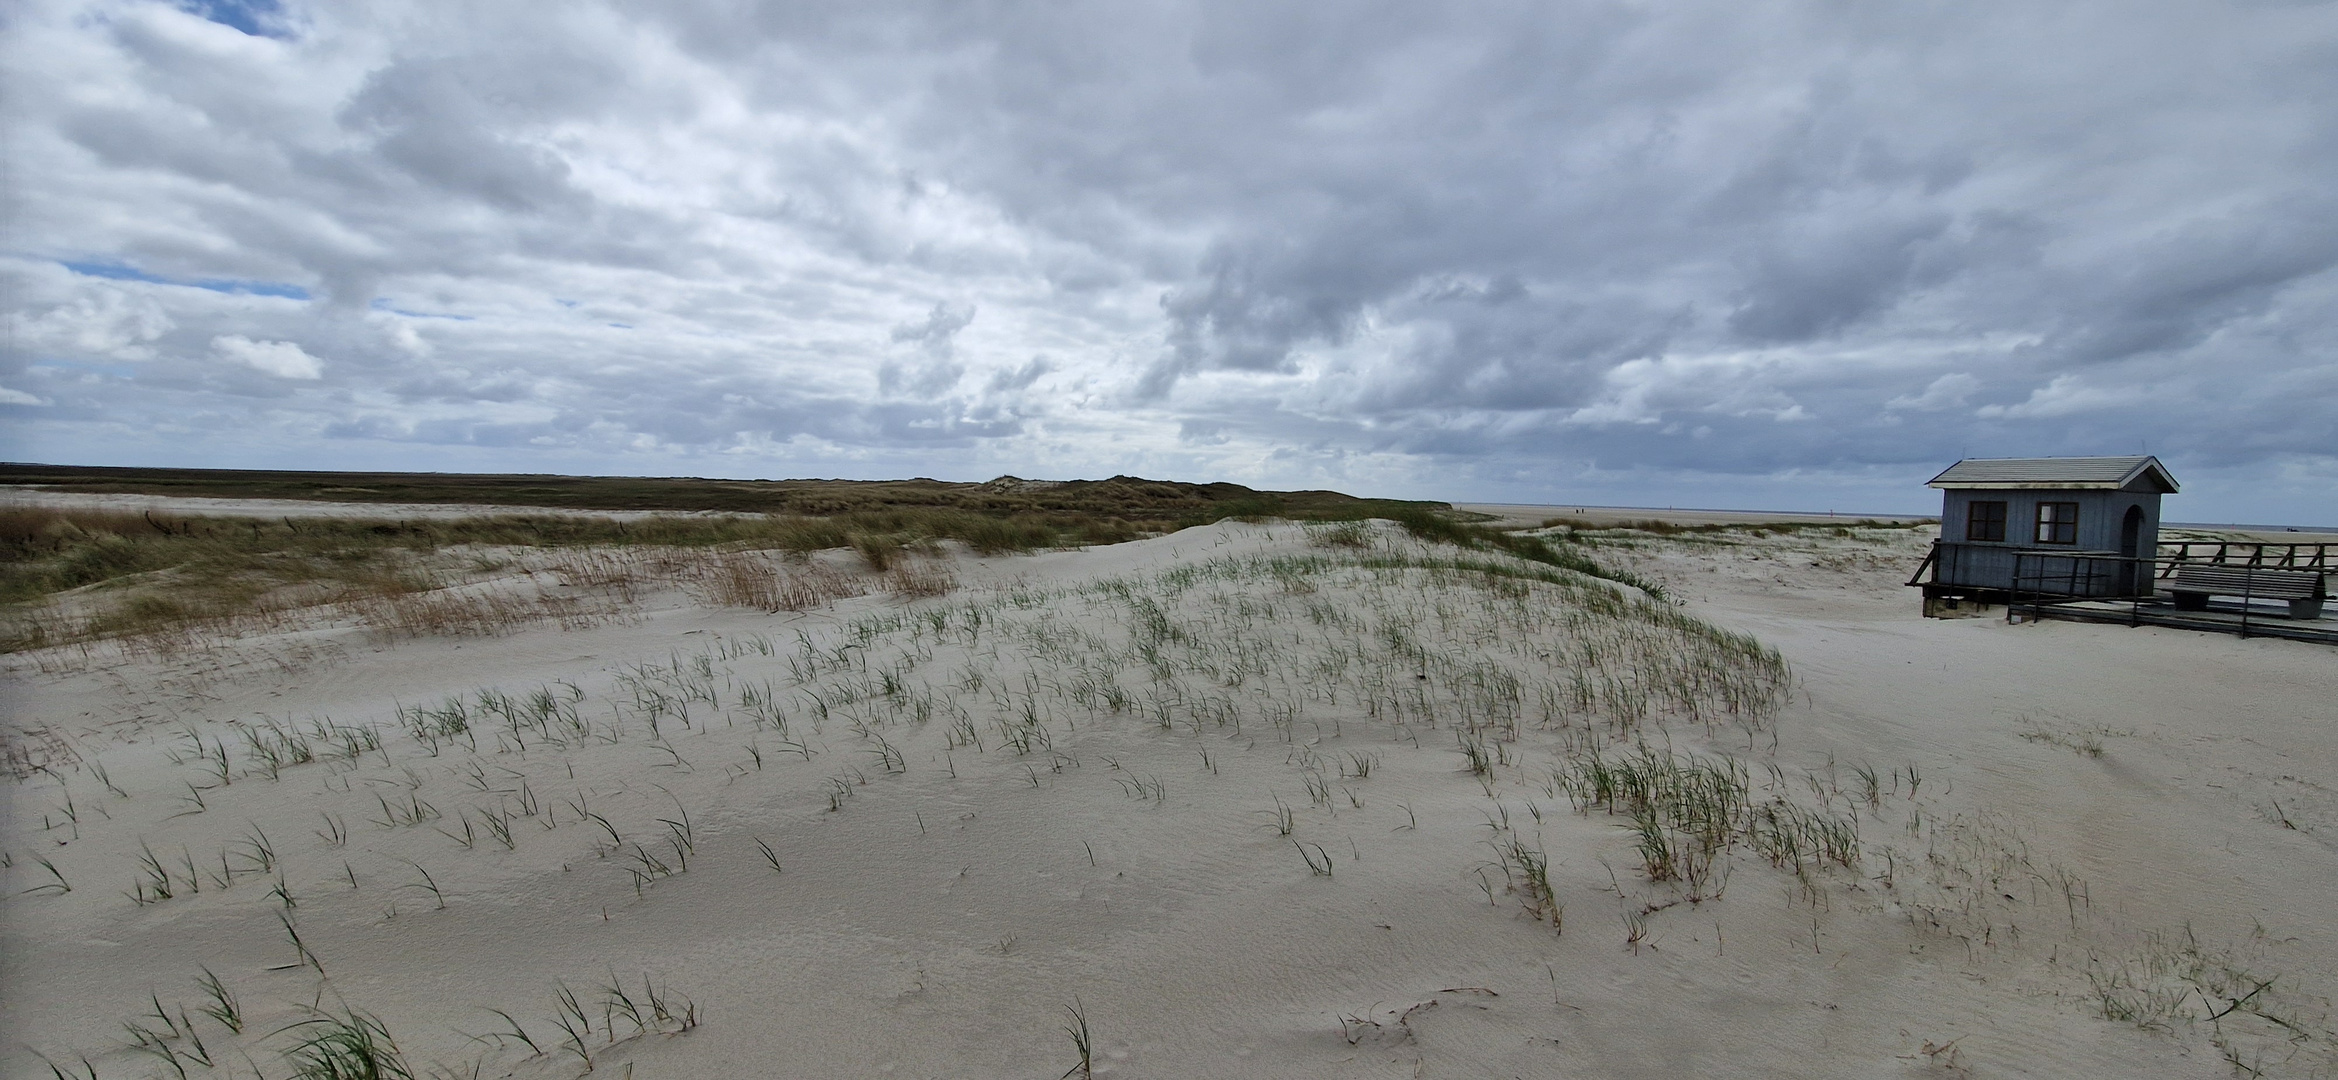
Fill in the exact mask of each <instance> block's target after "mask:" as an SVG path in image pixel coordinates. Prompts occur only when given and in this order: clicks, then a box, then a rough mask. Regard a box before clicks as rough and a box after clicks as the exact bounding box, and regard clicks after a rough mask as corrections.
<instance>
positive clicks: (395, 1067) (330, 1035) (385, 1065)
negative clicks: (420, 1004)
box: [278, 1009, 415, 1080]
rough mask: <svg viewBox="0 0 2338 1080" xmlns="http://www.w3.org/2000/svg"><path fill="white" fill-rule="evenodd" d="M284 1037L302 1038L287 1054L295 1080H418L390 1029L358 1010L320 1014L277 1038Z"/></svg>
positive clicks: (282, 1031) (288, 1028) (287, 1061)
mask: <svg viewBox="0 0 2338 1080" xmlns="http://www.w3.org/2000/svg"><path fill="white" fill-rule="evenodd" d="M285 1032H298V1033H300V1039H299V1041H297V1042H295V1043H294V1044H293V1045H292V1047H291V1048H290V1049H288V1050H286V1051H285V1052H284V1063H285V1064H286V1065H289V1066H291V1067H292V1074H291V1080H415V1074H414V1070H413V1069H412V1068H411V1067H410V1066H408V1065H407V1064H406V1058H405V1055H404V1054H403V1053H401V1052H400V1051H399V1049H398V1044H397V1041H396V1040H394V1039H392V1038H390V1032H389V1029H388V1028H385V1027H383V1026H382V1022H381V1021H380V1020H379V1019H377V1018H375V1017H373V1016H370V1015H367V1014H365V1013H362V1012H358V1011H357V1010H355V1009H350V1010H347V1011H345V1012H342V1013H340V1014H338V1015H336V1014H333V1013H319V1014H318V1015H317V1016H316V1017H314V1018H312V1019H308V1020H303V1021H301V1022H299V1023H297V1024H294V1025H292V1026H291V1027H287V1028H284V1029H282V1030H281V1031H279V1032H278V1034H284V1033H285Z"/></svg>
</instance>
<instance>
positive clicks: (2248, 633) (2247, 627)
mask: <svg viewBox="0 0 2338 1080" xmlns="http://www.w3.org/2000/svg"><path fill="white" fill-rule="evenodd" d="M2006 617H2007V618H2008V619H2009V620H2014V619H2022V618H2037V619H2062V620H2065V621H2069V622H2098V623H2119V624H2121V625H2124V626H2167V627H2173V628H2175V629H2178V630H2202V631H2207V632H2209V633H2217V634H2238V635H2240V636H2242V637H2271V638H2286V639H2288V640H2291V641H2313V642H2319V643H2321V644H2324V645H2338V613H2325V614H2324V615H2323V616H2322V617H2321V618H2319V619H2292V618H2289V617H2288V616H2287V613H2286V612H2284V611H2283V610H2282V608H2280V607H2276V606H2274V605H2272V604H2259V605H2257V606H2255V607H2253V608H2250V609H2248V610H2247V611H2246V612H2243V611H2242V609H2241V605H2240V604H2239V603H2238V602H2237V601H2227V600H2213V601H2210V602H2209V605H2208V610H2206V611H2179V610H2177V608H2176V606H2175V604H2174V603H2173V601H2172V600H2171V599H2170V598H2169V597H2167V596H2158V597H2154V598H2152V599H2149V600H2142V601H2137V602H2133V603H2130V602H2129V601H2125V600H2064V601H2060V602H2048V603H2037V604H2031V603H2024V604H2021V605H2019V606H2018V607H2012V608H2008V609H2007V611H2006Z"/></svg>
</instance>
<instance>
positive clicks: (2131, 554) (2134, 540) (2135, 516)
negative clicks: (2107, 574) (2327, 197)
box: [2119, 506, 2151, 596]
mask: <svg viewBox="0 0 2338 1080" xmlns="http://www.w3.org/2000/svg"><path fill="white" fill-rule="evenodd" d="M2142 554H2143V508H2142V507H2140V506H2130V507H2128V508H2127V519H2126V520H2125V521H2122V522H2120V523H2119V556H2120V558H2122V559H2129V560H2133V559H2137V558H2139V557H2141V556H2142ZM2142 565H2143V564H2142V563H2140V562H2131V561H2130V562H2122V563H2120V564H2119V594H2120V595H2122V596H2134V595H2136V593H2137V592H2138V589H2137V586H2138V584H2139V583H2141V582H2146V581H2149V580H2151V579H2150V578H2149V577H2148V576H2146V575H2144V574H2143V573H2141V569H2140V568H2141V567H2142Z"/></svg>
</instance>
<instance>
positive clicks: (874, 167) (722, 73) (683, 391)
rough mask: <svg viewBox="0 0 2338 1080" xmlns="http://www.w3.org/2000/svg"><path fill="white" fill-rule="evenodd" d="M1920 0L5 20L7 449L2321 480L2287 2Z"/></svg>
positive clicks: (579, 10)
mask: <svg viewBox="0 0 2338 1080" xmlns="http://www.w3.org/2000/svg"><path fill="white" fill-rule="evenodd" d="M1978 4H1979V6H1978V7H1967V8H1960V9H1958V10H1957V11H1955V12H1954V13H1943V11H1941V10H1935V9H1930V8H1924V7H1911V6H1906V5H1901V6H1898V7H1892V8H1890V9H1889V10H1882V11H1880V12H1879V13H1877V14H1875V15H1874V16H1873V17H1872V18H1862V19H1858V20H1848V21H1847V20H1844V19H1841V18H1840V17H1839V16H1838V13H1837V12H1836V11H1835V10H1834V8H1833V7H1832V6H1830V5H1829V4H1828V3H1826V2H1825V0H1781V2H1778V3H1773V4H1760V5H1745V4H1731V3H1725V2H1723V0H1686V2H1684V3H1681V4H1672V5H1633V4H1622V5H1618V4H1613V3H1607V2H1604V0H1555V2H1540V3H1527V2H1522V0H1521V2H1508V0H1495V2H1494V3H1492V4H1489V5H1483V6H1480V7H1476V8H1472V9H1471V13H1470V17H1468V18H1456V17H1454V15H1453V12H1452V11H1450V10H1447V9H1443V8H1440V7H1438V6H1437V5H1420V6H1412V7H1404V6H1399V7H1396V8H1386V9H1379V10H1376V11H1375V12H1374V13H1372V14H1371V15H1370V17H1360V16H1359V14H1358V13H1357V12H1355V11H1352V10H1347V9H1344V8H1343V7H1341V6H1340V5H1331V6H1322V5H1316V6H1306V5H1300V6H1280V7H1278V6H1273V5H1219V6H1215V7H1211V6H1203V5H1199V4H1195V3H1191V2H1188V0H1159V2H1154V3H1146V4H1140V5H1097V6H1085V7H1084V6H1080V5H1043V6H1040V7H1035V8H1008V9H992V8H968V7H965V6H963V5H950V4H940V3H929V2H928V0H905V2H903V3H897V4H883V5H876V6H873V7H872V6H867V5H859V6H856V5H841V6H830V7H826V8H820V9H819V10H818V12H817V13H816V14H811V15H806V16H805V17H802V18H794V17H789V18H775V17H771V15H770V10H769V9H768V8H767V7H759V6H756V5H732V4H720V3H703V2H698V0H674V2H671V3H661V4H640V3H634V2H631V0H587V2H586V3H583V4H577V5H554V6H551V7H545V6H542V5H534V6H525V7H513V6H508V5H506V6H498V5H478V4H465V3H458V2H456V0H363V2H357V3H336V4H322V3H304V2H290V0H288V3H287V4H286V5H285V7H286V9H287V15H286V17H285V19H284V20H283V22H282V25H281V26H275V24H271V26H272V27H274V29H272V30H271V32H272V33H276V34H277V36H275V37H271V38H265V39H262V38H252V37H246V36H244V35H241V34H239V33H238V32H237V31H235V30H233V29H231V28H228V27H226V26H221V25H217V24H212V23H206V22H204V21H203V20H202V19H201V18H200V17H199V16H198V15H197V14H194V13H192V11H193V9H196V8H200V7H201V5H175V4H170V3H167V2H158V0H23V2H21V3H19V4H17V5H16V6H15V7H13V8H12V9H11V11H10V22H9V29H8V32H7V34H5V35H0V69H4V70H0V76H5V78H6V81H7V83H8V85H10V86H11V87H14V88H16V90H17V93H16V94H15V96H14V97H13V98H12V99H11V101H10V106H9V113H8V118H7V122H8V124H9V132H8V136H9V145H10V152H11V155H12V158H13V160H12V165H13V166H14V170H13V175H14V177H15V178H16V186H15V189H14V190H13V192H12V197H13V198H14V199H15V200H16V203H15V206H14V211H15V212H14V214H13V215H12V220H13V221H14V222H15V228H14V229H12V231H11V234H10V252H9V254H8V255H7V256H5V257H0V278H4V279H5V280H0V319H4V320H5V327H4V328H5V329H6V330H7V331H8V332H9V333H11V334H13V335H14V336H13V341H14V343H15V345H16V349H15V350H14V352H13V354H12V355H10V356H8V357H6V358H0V379H4V380H5V381H6V382H7V384H8V385H10V386H12V387H19V388H22V389H20V390H19V391H18V392H20V393H27V394H31V395H33V396H36V397H39V398H41V399H43V400H48V401H53V402H54V403H55V409H54V411H53V412H47V413H44V414H43V415H44V416H45V417H51V418H52V419H51V420H49V422H47V423H46V424H45V425H44V426H40V427H39V428H38V429H37V430H35V429H34V428H33V426H31V425H25V428H26V430H27V431H28V432H29V434H26V435H25V436H23V438H25V439H26V440H31V441H28V442H27V443H26V444H25V445H24V446H23V447H22V448H21V449H19V450H16V451H12V453H19V454H26V455H32V456H39V455H44V454H46V455H52V456H54V455H58V454H63V453H64V452H65V449H64V448H72V447H85V446H90V445H100V446H106V447H109V448H118V453H119V454H121V455H125V456H133V457H134V456H136V455H139V454H143V455H145V456H146V457H149V458H155V459H158V460H159V459H161V458H162V456H163V455H165V454H168V455H169V459H170V460H174V461H185V462H189V463H195V464H201V463H204V462H205V461H206V460H207V459H206V456H205V455H214V456H217V455H220V454H223V453H225V452H227V451H230V450H232V451H234V452H236V453H239V454H240V453H241V452H242V450H243V448H247V447H249V446H252V445H265V446H269V447H272V448H274V452H275V453H277V454H278V455H280V462H279V463H281V464H286V465H298V464H325V463H331V464H335V465H343V466H349V467H392V466H395V465H397V464H398V463H400V462H403V461H409V460H422V459H424V458H427V459H428V460H430V461H431V462H432V464H433V466H434V467H441V468H466V467H467V468H477V469H488V470H512V469H538V468H543V469H560V468H572V467H590V468H593V469H596V470H602V471H617V472H623V471H652V472H671V471H688V470H689V468H690V465H689V462H690V461H691V460H693V459H701V460H706V461H709V462H713V461H716V460H720V461H721V462H722V467H723V468H724V469H725V470H728V471H734V472H752V473H760V474H764V475H813V474H816V473H818V472H820V471H822V470H824V469H846V468H849V469H851V470H852V471H853V472H854V473H855V474H858V475H869V474H879V475H882V474H906V475H917V474H931V475H951V476H967V477H972V478H981V477H983V476H986V475H995V474H997V473H1000V472H1013V473H1016V474H1018V475H1041V474H1043V472H1045V471H1046V470H1049V469H1053V470H1057V471H1058V472H1059V473H1060V472H1077V473H1085V474H1092V475H1104V474H1109V473H1111V472H1118V471H1142V470H1159V471H1179V472H1182V473H1185V474H1188V475H1195V476H1206V477H1213V478H1214V477H1219V476H1223V477H1225V478H1229V479H1237V480H1245V481H1251V482H1260V483H1272V484H1295V485H1306V484H1310V483H1321V482H1329V481H1330V480H1332V479H1335V478H1336V479H1339V481H1340V482H1342V483H1347V484H1352V485H1355V486H1359V487H1362V488H1368V489H1369V488H1373V487H1374V486H1375V485H1380V484H1387V485H1398V486H1404V487H1406V490H1410V491H1413V492H1415V493H1419V494H1424V495H1435V494H1440V493H1446V494H1450V493H1455V492H1466V493H1474V494H1476V495H1480V496H1488V497H1491V496H1498V495H1501V494H1503V491H1504V490H1505V489H1510V490H1513V491H1515V493H1516V494H1518V495H1519V496H1520V497H1545V496H1546V495H1555V494H1560V493H1558V492H1555V491H1552V492H1542V491H1540V490H1539V489H1536V490H1526V489H1519V488H1516V487H1515V485H1517V484H1521V483H1528V482H1529V481H1526V480H1520V479H1518V478H1521V477H1525V478H1535V477H1548V476H1553V475H1559V474H1560V470H1559V468H1558V465H1557V464H1554V463H1571V466H1570V467H1573V468H1576V469H1578V470H1581V469H1592V468H1594V467H1596V469H1597V470H1598V472H1599V474H1600V475H1604V476H1626V475H1628V476H1630V477H1632V478H1634V479H1633V482H1634V483H1640V482H1643V481H1645V482H1648V483H1658V482H1661V480H1662V478H1664V477H1668V476H1669V477H1691V476H1708V475H1721V474H1735V475H1746V474H1751V473H1763V474H1768V475H1772V476H1787V475H1793V474H1794V473H1795V472H1796V471H1797V470H1810V469H1845V470H1852V471H1866V470H1881V471H1883V472H1888V473H1893V474H1895V475H1897V474H1901V473H1904V474H1907V475H1909V476H1912V477H1914V478H1915V480H1921V479H1922V476H1923V475H1929V472H1928V470H1930V469H1934V468H1936V467H1937V465H1938V464H1939V462H1940V461H1944V460H1952V459H1953V458H1954V457H1955V456H1957V454H1958V452H1959V451H1960V450H1962V449H1963V448H1965V447H1966V445H1967V443H1968V441H1969V437H1970V429H1971V428H1972V427H1973V425H1974V424H1975V422H1976V420H1986V421H1989V422H1991V423H1994V424H1998V425H2002V426H2006V427H2010V428H2015V429H2018V430H2016V431H2015V432H2013V434H2016V435H2024V436H2034V438H2033V439H2032V441H2033V442H2036V443H2037V444H2038V445H2067V446H2070V447H2071V448H2072V449H2073V452H2076V451H2077V450H2078V449H2080V448H2087V447H2095V446H2101V445H2114V444H2115V445H2122V446H2123V445H2126V444H2127V438H2128V433H2130V432H2132V431H2133V430H2134V428H2135V427H2136V426H2137V425H2138V424H2143V425H2147V426H2149V427H2150V428H2151V430H2152V431H2153V435H2152V439H2153V447H2154V449H2155V451H2160V452H2163V453H2164V455H2165V456H2168V457H2169V458H2170V459H2171V461H2181V460H2182V459H2183V458H2184V457H2185V455H2187V454H2193V455H2201V456H2212V457H2215V458H2217V459H2218V460H2219V461H2224V460H2228V459H2233V458H2235V457H2236V456H2237V457H2239V458H2241V459H2245V460H2244V461H2242V462H2240V464H2245V463H2246V461H2264V462H2271V461H2291V460H2306V461H2316V462H2328V461H2332V460H2333V459H2334V458H2338V455H2333V454H2332V452H2331V450H2330V448H2331V447H2333V446H2338V401H2334V400H2333V394H2334V393H2338V389H2333V387H2332V386H2331V384H2330V383H2329V381H2328V377H2327V376H2326V375H2317V372H2319V371H2321V370H2323V369H2326V368H2328V367H2329V364H2328V363H2327V360H2326V359H2325V358H2327V357H2329V356H2332V355H2338V196H2334V195H2333V194H2332V191H2331V188H2330V185H2329V184H2328V182H2327V177H2328V176H2330V175H2332V174H2333V173H2338V144H2333V143H2331V142H2330V141H2329V140H2328V139H2326V138H2321V137H2319V136H2318V135H2317V133H2323V132H2327V131H2329V130H2332V125H2333V118H2334V117H2338V66H2333V65H2330V64H2329V63H2328V62H2327V59H2328V53H2329V50H2330V48H2331V47H2332V45H2333V43H2338V7H2332V6H2331V5H2327V4H2325V5H2293V4H2244V5H2224V6H2198V5H2181V4H2179V5H2144V6H2141V7H2138V6H2135V5H2126V6H2119V5H2108V4H2093V5H2089V4H2083V3H2082V4H2080V5H2078V6H2076V7H2069V6H2064V7H2058V8H2055V9H2054V11H2053V13H2052V14H2051V15H2040V14H2039V13H2038V12H2039V10H2040V9H2039V8H2038V7H2037V5H2034V4H2023V3H2017V2H2014V0H1978ZM2202 42H2212V43H2213V49H2212V51H2213V53H2214V55H2213V56H2212V57H2208V58H2206V59H2204V58H2203V56H2202V53H2201V50H2202V48H2203V45H2202ZM2204 62H2207V63H2213V65H2214V67H2215V70H2217V71H2219V72H2220V73H2222V75H2221V76H2220V77H2219V78H2217V79H2213V80H2206V81H2203V82H2201V83H2200V84H2199V85H2198V86H2191V87H2187V92H2186V93H2185V94H2182V95H2170V94H2167V93H2166V92H2165V88H2166V76H2165V74H2164V73H2165V72H2167V71H2174V70H2198V69H2199V68H2200V65H2201V64H2202V63H2204ZM2072 192H2084V193H2086V194H2085V196H2084V197H2083V198H2074V197H2072V195H2071V193H2072ZM69 266H70V267H73V268H75V269H68V267H69ZM977 313H979V318H977V317H976V316H977ZM1040 356H1044V357H1046V358H1047V359H1046V362H1045V364H1044V365H1040V364H1037V363H1035V362H1033V361H1032V360H1031V358H1033V357H1040ZM319 357H330V358H331V362H330V363H325V362H322V361H320V360H319V359H318V358H319ZM125 361H129V362H135V363H134V366H133V365H126V364H125V363H123V362H125ZM2232 369H2242V370H2247V371H2248V372H2250V378H2249V379H2246V380H2219V379H2216V378H2214V377H2213V376H2212V375H2210V374H2205V373H2211V372H2214V371H2217V370H2232ZM252 371H260V372H266V373H267V374H269V375H271V376H274V377H276V378H279V379H283V380H286V381H285V382H282V383H273V382H271V381H270V380H266V379H257V378H253V377H251V375H250V374H249V372H252ZM296 385H297V386H298V387H301V388H313V389H314V390H315V391H316V392H307V393H293V392H291V391H292V390H293V389H294V388H295V387H296ZM2033 389H2034V392H2033ZM2025 399H2026V400H2025ZM1991 402H1996V403H1999V404H1985V403H1991ZM1976 405H1982V406H1983V407H1982V408H1981V409H1980V412H1979V415H1976V412H1975V407H1976ZM184 418H196V419H184ZM205 418H208V419H205ZM1797 421H1807V422H1797ZM164 422H172V423H178V424H180V425H181V428H182V429H183V430H174V435H173V442H172V443H171V444H170V446H169V447H168V448H167V449H166V448H164V447H163V446H162V445H161V443H160V442H159V441H157V442H156V443H155V444H154V445H152V446H144V447H138V446H133V445H131V443H130V442H125V441H124V440H123V439H122V438H121V437H120V436H119V434H118V433H119V432H120V431H122V430H125V429H126V430H129V431H133V432H137V431H153V430H160V425H161V424H162V423H164ZM206 423H207V424H211V425H213V427H212V428H210V429H202V428H201V427H200V426H199V425H201V424H206ZM112 425H121V426H120V427H115V426H112ZM2242 429H2245V430H2248V431H2249V432H2250V433H2251V437H2250V438H2249V439H2246V440H2234V439H2232V438H2230V437H2229V432H2230V431H2233V430H2242ZM77 433H78V434H77ZM207 439H208V440H212V441H208V442H207V441H206V440H207ZM41 440H46V441H45V442H44V441H41ZM134 441H135V440H131V442H134ZM44 447H53V448H57V449H44ZM109 452H114V451H113V450H111V449H110V450H109ZM2237 467H2238V464H2236V468H2237ZM1863 474H1864V473H1863ZM1427 478H1437V479H1435V480H1434V481H1431V480H1430V479H1427ZM1651 478H1653V479H1651ZM1432 482H1433V483H1435V484H1443V485H1448V490H1446V491H1443V492H1440V491H1436V490H1429V489H1427V488H1425V487H1421V486H1417V485H1425V484H1431V483H1432ZM1535 482H1539V481H1535ZM1683 482H1690V481H1685V480H1684V481H1683ZM1696 482H1702V481H1696ZM1911 490H1912V491H1913V490H1914V489H1913V488H1912V489H1911ZM2267 490H2271V489H2270V488H2268V489H2267ZM1919 494H1920V492H1919ZM2333 495H2334V497H2338V493H2333Z"/></svg>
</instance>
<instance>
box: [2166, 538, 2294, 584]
mask: <svg viewBox="0 0 2338 1080" xmlns="http://www.w3.org/2000/svg"><path fill="white" fill-rule="evenodd" d="M2332 549H2338V544H2267V543H2259V542H2256V541H2238V540H2178V541H2174V542H2172V543H2163V544H2161V545H2160V546H2159V560H2158V561H2159V567H2160V569H2159V576H2160V577H2163V578H2165V577H2172V576H2174V575H2175V572H2176V568H2177V567H2179V566H2182V565H2184V564H2186V563H2191V564H2194V565H2203V564H2205V565H2208V566H2249V567H2266V568H2270V569H2277V570H2321V571H2324V572H2328V571H2331V570H2338V551H2333V550H2332Z"/></svg>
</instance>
